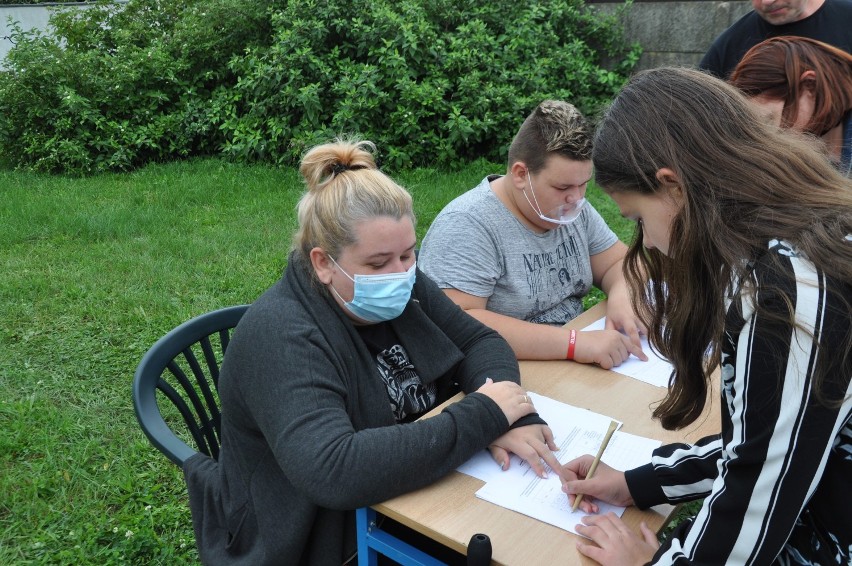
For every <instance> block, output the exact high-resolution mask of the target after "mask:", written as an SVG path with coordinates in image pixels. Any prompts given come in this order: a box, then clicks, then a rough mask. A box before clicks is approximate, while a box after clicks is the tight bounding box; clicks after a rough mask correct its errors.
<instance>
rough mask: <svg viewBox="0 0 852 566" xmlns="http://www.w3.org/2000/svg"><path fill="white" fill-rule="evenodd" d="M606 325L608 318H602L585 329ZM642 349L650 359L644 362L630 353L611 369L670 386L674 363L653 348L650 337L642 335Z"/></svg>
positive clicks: (634, 377)
mask: <svg viewBox="0 0 852 566" xmlns="http://www.w3.org/2000/svg"><path fill="white" fill-rule="evenodd" d="M605 325H606V318H601V319H598V320H596V321H595V322H593V323H592V324H590V325H589V326H587V327H585V328H584V329H583V330H584V331H585V330H603V329H604V327H605ZM642 351H644V352H645V355H646V356H648V361H647V362H643V361H642V360H640V359H639V358H637V357H636V356H634V355H632V354H631V355H630V357H629V358H627V360H626V361H625V362H624V363H622V364H621V365H620V366H618V367H614V368H612V369H611V370H610V371H614V372H618V373H620V374H623V375H627V376H629V377H632V378H633V379H638V380H639V381H644V382H645V383H650V384H651V385H656V386H657V387H668V385H669V377H670V376H671V374H672V370H673V369H674V368H673V367H672V364H671V363H669V361H668V360H667V359H665V358H662V357H660V356H658V355H657V353H656V352H654V351H653V350H651V346H650V345H649V344H648V339H647V338H646V337H645V336H642Z"/></svg>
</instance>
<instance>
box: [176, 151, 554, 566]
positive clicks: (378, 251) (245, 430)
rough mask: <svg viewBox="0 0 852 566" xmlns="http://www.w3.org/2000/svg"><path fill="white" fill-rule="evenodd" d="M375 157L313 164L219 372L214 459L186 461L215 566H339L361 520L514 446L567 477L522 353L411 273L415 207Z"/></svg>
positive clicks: (347, 156)
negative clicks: (265, 279)
mask: <svg viewBox="0 0 852 566" xmlns="http://www.w3.org/2000/svg"><path fill="white" fill-rule="evenodd" d="M373 150H374V147H373V145H372V144H371V143H369V142H354V141H337V142H335V143H331V144H327V145H322V146H318V147H315V148H314V149H312V150H311V151H309V152H308V153H307V154H306V155H305V157H304V159H303V160H302V164H301V168H300V172H301V174H302V176H303V177H304V179H305V184H306V186H307V192H306V193H305V194H304V196H303V197H302V199H301V201H300V202H299V205H298V220H299V228H298V231H297V232H296V235H295V238H294V243H293V251H292V253H291V255H290V257H289V261H288V265H287V268H286V270H285V271H284V275H283V277H282V278H281V279H280V280H279V281H278V282H277V283H275V284H274V285H273V286H272V287H271V288H270V289H269V290H268V291H266V292H265V293H264V294H263V295H262V296H261V297H260V298H258V299H257V301H256V302H255V303H254V304H253V305H252V306H251V308H249V310H248V311H247V312H246V314H245V316H244V317H243V319H242V320H241V321H240V323H239V326H238V327H237V329H236V331H235V333H234V336H233V338H232V340H231V342H230V344H229V346H228V355H227V357H226V358H225V360H224V363H223V365H222V373H221V377H220V380H219V394H220V397H221V406H222V448H221V454H220V457H219V460H218V462H217V461H214V460H212V459H210V458H208V457H206V456H204V455H197V456H195V457H193V458H192V459H190V460H189V461H188V462H187V463H186V466H185V475H186V479H187V483H188V486H189V495H190V506H191V509H192V516H193V521H194V524H195V532H196V538H197V541H196V542H197V544H198V548H199V552H200V556H201V559H202V561H203V562H205V563H210V564H213V563H215V564H252V565H253V566H254V565H262V564H287V565H294V564H304V565H311V566H315V565H330V566H339V565H341V564H343V563H344V562H346V561H348V560H351V557H352V554H353V553H354V550H355V536H354V535H355V516H354V510H355V509H356V508H358V507H362V506H367V505H372V504H376V503H379V502H381V501H384V500H386V499H389V498H392V497H395V496H397V495H400V494H402V493H405V492H408V491H412V490H415V489H418V488H420V487H423V486H425V485H428V484H430V483H432V482H434V481H436V480H437V479H439V478H441V477H442V476H444V475H445V474H447V473H449V472H450V471H452V470H454V469H455V468H456V467H457V466H458V465H460V464H461V463H463V462H464V461H466V460H467V459H468V458H470V457H471V456H472V455H473V454H474V453H476V452H478V451H480V450H483V449H485V448H489V449H490V450H491V453H492V455H493V456H494V458H495V464H494V465H495V466H498V465H501V466H504V467H505V466H506V465H507V462H508V456H509V453H510V452H512V453H516V454H517V455H518V456H520V457H521V458H523V459H526V460H527V461H528V462H529V464H530V465H531V466H532V467H533V469H535V470H536V471H537V472H538V473H540V474H544V473H545V467H544V463H547V464H548V465H549V466H551V467H556V468H558V462H557V461H556V459H555V457H554V456H553V454H552V450H555V449H556V446H555V445H554V444H553V436H552V434H551V432H550V429H549V428H548V427H547V426H546V424H545V423H544V422H543V421H542V420H541V419H540V418H539V417H538V416H537V414H536V413H535V408H534V407H533V405H532V403H531V401H530V398H529V396H528V395H527V393H526V391H525V390H524V389H523V388H522V387H521V386H520V385H519V381H520V378H519V373H518V364H517V362H516V360H515V357H514V355H513V354H512V350H511V349H510V348H509V346H508V345H507V344H506V342H505V341H504V340H503V339H502V338H501V337H500V336H499V335H498V334H497V333H496V332H494V331H492V330H490V329H488V328H487V327H485V326H484V325H482V324H480V323H479V322H477V321H476V320H474V319H473V318H471V317H470V316H468V315H467V314H465V313H464V312H463V311H462V310H461V309H459V308H458V307H456V306H455V305H454V304H453V303H452V301H450V300H449V299H448V298H446V297H445V296H444V294H443V293H442V292H441V291H440V290H439V289H438V288H437V287H436V286H435V284H434V283H432V282H431V281H430V280H429V279H428V278H426V277H425V276H424V275H423V274H422V273H421V272H420V271H418V269H417V265H416V261H415V254H414V249H415V244H416V241H415V233H414V213H413V210H412V200H411V196H410V195H409V194H408V192H407V191H406V190H405V189H403V188H402V187H401V186H399V185H398V184H396V183H395V182H394V181H393V180H392V179H390V178H389V177H387V176H386V175H384V174H383V173H382V172H380V171H379V170H378V169H377V168H376V165H375V161H374V160H373V153H372V152H373ZM459 391H462V392H464V393H466V394H467V395H466V396H465V398H464V399H463V400H461V401H459V402H457V403H454V404H452V405H450V406H449V407H447V408H446V409H444V410H443V412H441V413H440V414H438V415H437V416H434V417H432V418H429V419H424V420H422V421H417V419H418V417H420V416H421V415H423V414H424V413H426V412H428V411H430V410H431V409H433V408H434V407H436V406H437V405H439V404H440V403H442V402H443V401H445V400H447V399H448V398H449V397H451V396H452V395H454V394H455V393H457V392H459ZM415 421H417V422H415Z"/></svg>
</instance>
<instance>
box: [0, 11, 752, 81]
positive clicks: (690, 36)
mask: <svg viewBox="0 0 852 566" xmlns="http://www.w3.org/2000/svg"><path fill="white" fill-rule="evenodd" d="M125 1H126V0H125ZM589 4H592V5H594V6H595V7H596V8H597V9H599V10H604V11H613V10H617V9H618V8H619V7H620V6H623V4H624V3H623V2H607V1H594V0H592V1H590V2H589ZM61 5H62V4H61V3H56V4H40V5H26V4H21V5H11V6H0V29H2V32H0V68H2V61H3V60H4V59H5V58H6V54H7V53H8V52H9V49H10V48H11V47H12V43H11V40H10V38H9V35H10V34H9V28H8V24H7V21H8V19H9V17H11V18H12V20H15V21H18V22H20V23H21V26H22V27H23V28H24V29H32V28H38V29H42V30H44V29H47V20H48V16H49V10H50V9H52V8H55V7H56V6H61ZM76 6H85V4H83V5H81V4H76ZM750 9H751V2H750V1H748V0H745V1H742V0H741V1H735V2H722V1H718V0H707V1H703V0H693V1H691V2H666V1H662V2H645V1H643V0H637V1H635V2H634V3H633V5H632V6H630V7H629V9H628V10H627V11H626V13H625V18H624V26H625V31H626V33H627V36H628V38H629V39H630V40H631V41H638V42H639V43H640V45H642V47H643V48H644V50H645V51H644V54H643V55H642V58H641V59H640V60H639V68H642V69H647V68H650V67H656V66H659V65H667V64H668V65H673V64H677V65H696V64H697V63H698V61H699V60H700V59H701V56H702V55H703V54H704V51H705V50H706V49H707V48H708V47H709V46H710V43H711V42H712V41H713V39H714V38H715V37H716V36H717V35H719V33H721V32H722V30H724V29H725V28H726V27H728V26H729V25H731V23H733V22H734V21H736V20H737V19H738V18H739V17H740V16H742V15H743V14H745V13H746V12H748V11H749V10H750Z"/></svg>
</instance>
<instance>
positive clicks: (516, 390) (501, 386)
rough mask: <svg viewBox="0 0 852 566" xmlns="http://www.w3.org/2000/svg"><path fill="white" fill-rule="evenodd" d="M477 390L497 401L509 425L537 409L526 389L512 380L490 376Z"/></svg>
mask: <svg viewBox="0 0 852 566" xmlns="http://www.w3.org/2000/svg"><path fill="white" fill-rule="evenodd" d="M476 392H477V393H482V394H483V395H486V396H488V397H489V398H490V399H491V400H492V401H494V402H495V403H497V406H498V407H500V410H501V411H503V414H504V415H506V420H508V421H509V425H512V424H514V423H515V421H517V420H518V419H519V418H521V417H524V416H526V415H528V414H530V413H532V412H534V411H535V407H533V405H532V401H531V400H530V398H529V396H528V395H527V394H526V392H525V391H524V389H523V388H522V387H521V386H520V385H518V384H517V383H515V382H512V381H497V382H495V381H493V380H492V379H491V378H488V379H486V380H485V384H484V385H482V386H481V387H480V388H479V389H477V390H476Z"/></svg>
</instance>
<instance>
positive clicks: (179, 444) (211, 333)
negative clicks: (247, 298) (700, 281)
mask: <svg viewBox="0 0 852 566" xmlns="http://www.w3.org/2000/svg"><path fill="white" fill-rule="evenodd" d="M247 309H248V305H241V306H235V307H227V308H224V309H220V310H217V311H213V312H209V313H206V314H202V315H200V316H197V317H195V318H193V319H192V320H189V321H187V322H185V323H183V324H181V325H180V326H178V327H176V328H174V329H173V330H171V331H170V332H169V333H167V334H166V335H165V336H163V337H162V338H160V339H159V340H158V341H157V342H156V343H155V344H154V345H153V346H151V349H150V350H148V352H147V353H146V354H145V356H144V357H143V358H142V361H141V362H139V366H138V367H137V368H136V373H135V374H134V376H133V407H134V410H135V411H136V418H137V419H138V420H139V424H140V425H141V427H142V430H143V431H144V432H145V435H146V436H147V437H148V439H149V440H150V441H151V443H152V444H153V445H154V446H155V447H156V448H157V449H158V450H160V451H161V452H162V453H163V454H165V455H166V456H167V457H168V458H169V459H170V460H171V461H172V462H174V463H175V464H177V465H178V466H182V465H183V462H185V461H186V459H188V458H190V457H191V456H192V455H193V454H195V453H197V452H199V451H200V452H203V453H204V454H207V455H208V456H211V457H212V458H218V457H219V445H220V442H221V426H222V415H221V412H220V410H219V395H218V389H219V368H220V364H221V362H222V360H223V359H224V356H225V352H226V350H227V348H228V344H229V342H230V338H231V331H232V330H233V328H234V327H236V326H237V324H238V323H239V321H240V319H241V318H242V316H243V314H244V313H245V311H246V310H247ZM216 336H218V347H217V344H216V339H215V337H216ZM220 348H221V355H220V354H219V353H218V350H219V349H220ZM199 349H200V351H201V354H202V355H203V358H204V360H203V362H202V361H200V359H199V357H198V356H197V355H196V352H198V351H199ZM190 374H191V375H190ZM158 392H159V395H158ZM166 401H168V402H169V403H170V404H171V405H172V406H173V407H174V409H173V411H172V415H173V417H174V418H175V419H176V418H177V415H175V414H174V410H176V411H177V413H179V414H180V418H181V419H182V420H183V421H184V425H185V427H186V431H187V432H188V434H189V436H191V437H192V442H193V443H194V444H195V448H193V447H190V446H189V445H188V444H187V443H186V442H184V441H183V440H181V439H180V438H179V437H178V436H177V435H176V434H175V433H174V431H173V430H171V428H170V424H169V423H167V422H166V421H165V419H164V418H163V413H162V412H161V410H160V409H161V407H160V404H159V403H160V402H166ZM163 408H165V405H164V406H163Z"/></svg>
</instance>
